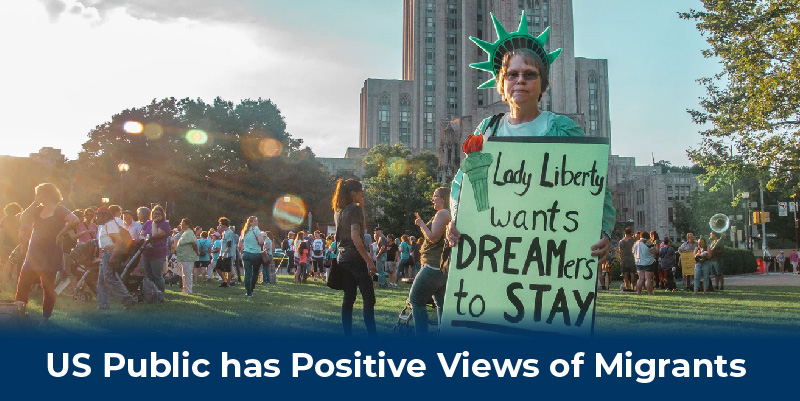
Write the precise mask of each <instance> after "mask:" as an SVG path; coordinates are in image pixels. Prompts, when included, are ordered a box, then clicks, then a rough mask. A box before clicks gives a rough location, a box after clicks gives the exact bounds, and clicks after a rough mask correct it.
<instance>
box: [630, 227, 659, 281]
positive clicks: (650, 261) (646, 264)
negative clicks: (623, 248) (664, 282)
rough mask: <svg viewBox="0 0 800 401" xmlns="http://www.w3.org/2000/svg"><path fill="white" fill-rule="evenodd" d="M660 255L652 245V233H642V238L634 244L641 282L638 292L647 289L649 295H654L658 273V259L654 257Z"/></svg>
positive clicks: (634, 255) (634, 253)
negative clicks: (655, 277)
mask: <svg viewBox="0 0 800 401" xmlns="http://www.w3.org/2000/svg"><path fill="white" fill-rule="evenodd" d="M657 253H658V247H656V246H655V245H654V244H650V233H648V232H647V231H643V232H642V238H641V239H639V241H636V243H635V244H633V257H634V259H635V260H636V272H637V273H639V280H638V281H637V282H636V292H637V293H638V294H641V293H642V288H643V287H647V293H648V294H649V295H653V273H655V271H656V259H655V257H653V255H655V254H657Z"/></svg>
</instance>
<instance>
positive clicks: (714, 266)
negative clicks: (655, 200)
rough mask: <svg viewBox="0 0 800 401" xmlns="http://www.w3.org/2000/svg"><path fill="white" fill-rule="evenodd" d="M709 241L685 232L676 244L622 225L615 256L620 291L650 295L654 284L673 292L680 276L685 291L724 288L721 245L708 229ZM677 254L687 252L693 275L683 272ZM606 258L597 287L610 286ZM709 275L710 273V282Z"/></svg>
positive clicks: (609, 273)
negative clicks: (620, 237)
mask: <svg viewBox="0 0 800 401" xmlns="http://www.w3.org/2000/svg"><path fill="white" fill-rule="evenodd" d="M709 240H710V241H711V243H710V244H709V243H708V241H706V239H705V238H700V239H699V240H697V241H695V238H694V234H692V233H688V234H687V235H686V241H684V242H683V243H681V244H680V246H676V244H674V243H673V242H672V240H671V239H670V238H664V240H663V241H661V240H660V239H659V236H658V233H657V232H655V231H650V232H647V231H637V232H636V233H634V232H633V230H632V229H631V228H630V227H626V228H625V236H624V237H623V238H622V239H621V240H620V241H619V243H618V246H617V252H616V257H617V258H618V261H619V264H620V270H621V274H622V279H623V282H622V284H621V286H620V290H622V291H636V292H637V293H640V294H641V293H642V291H646V292H647V293H648V294H650V295H652V294H653V292H654V288H655V287H659V288H662V289H664V290H665V291H673V292H674V291H676V290H677V281H678V280H680V279H681V278H682V279H683V284H684V286H685V288H686V290H687V291H693V293H695V294H696V293H697V292H698V291H700V290H701V289H702V291H703V293H706V292H709V291H714V290H717V291H720V290H724V289H725V276H724V273H723V266H722V257H723V255H724V253H725V247H724V246H723V244H722V241H720V238H719V237H718V234H716V233H714V232H712V233H711V234H710V236H709ZM681 254H691V256H692V260H693V262H692V265H693V266H694V268H693V274H683V272H684V269H683V263H686V262H685V261H682V260H683V259H682V258H681ZM612 264H613V261H611V260H610V261H608V262H607V263H606V264H604V266H603V274H602V276H601V283H600V285H601V289H603V290H606V289H610V282H611V270H612V269H611V266H612ZM711 276H714V280H713V283H712V280H711V278H710V277H711Z"/></svg>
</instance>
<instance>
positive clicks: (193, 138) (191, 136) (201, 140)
mask: <svg viewBox="0 0 800 401" xmlns="http://www.w3.org/2000/svg"><path fill="white" fill-rule="evenodd" d="M186 141H187V142H189V143H190V144H192V145H205V144H206V143H207V142H208V134H207V133H206V132H205V131H203V130H199V129H192V130H189V132H187V133H186Z"/></svg>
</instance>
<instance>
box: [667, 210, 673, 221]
mask: <svg viewBox="0 0 800 401" xmlns="http://www.w3.org/2000/svg"><path fill="white" fill-rule="evenodd" d="M673 220H674V215H673V213H672V208H671V207H670V208H667V221H669V223H670V224H672V221H673Z"/></svg>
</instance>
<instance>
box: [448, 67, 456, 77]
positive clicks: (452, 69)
mask: <svg viewBox="0 0 800 401" xmlns="http://www.w3.org/2000/svg"><path fill="white" fill-rule="evenodd" d="M447 76H448V77H457V76H458V70H457V69H456V66H454V65H448V66H447Z"/></svg>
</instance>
